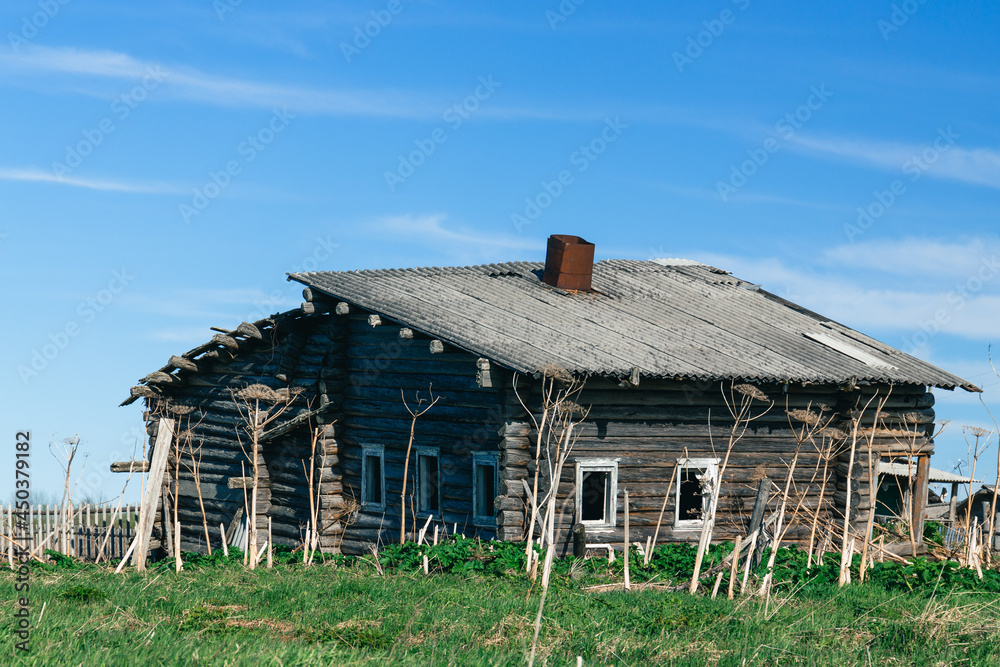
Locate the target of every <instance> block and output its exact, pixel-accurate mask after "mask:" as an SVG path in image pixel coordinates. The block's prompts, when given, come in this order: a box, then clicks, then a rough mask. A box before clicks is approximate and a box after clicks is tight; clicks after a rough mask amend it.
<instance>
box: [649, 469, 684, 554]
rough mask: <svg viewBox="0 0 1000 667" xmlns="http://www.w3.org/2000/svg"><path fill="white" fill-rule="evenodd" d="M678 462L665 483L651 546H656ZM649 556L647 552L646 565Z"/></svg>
mask: <svg viewBox="0 0 1000 667" xmlns="http://www.w3.org/2000/svg"><path fill="white" fill-rule="evenodd" d="M679 465H680V463H675V464H674V471H673V472H672V473H670V483H669V484H667V493H666V495H664V496H663V506H662V507H660V517H659V518H658V519H657V520H656V532H654V533H653V548H654V549H655V548H656V539H657V538H658V537H659V536H660V523H662V522H663V512H664V511H665V510H666V509H667V500H669V499H670V491H671V489H673V488H674V477H676V476H677V467H678V466H679ZM650 558H651V556H650V555H649V554H648V553H647V555H646V565H649V559H650Z"/></svg>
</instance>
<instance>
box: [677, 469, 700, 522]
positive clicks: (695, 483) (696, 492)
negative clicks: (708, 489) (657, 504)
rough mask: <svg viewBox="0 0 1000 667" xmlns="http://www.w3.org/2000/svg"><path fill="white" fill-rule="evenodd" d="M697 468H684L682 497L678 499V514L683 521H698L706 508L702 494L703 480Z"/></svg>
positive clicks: (681, 488)
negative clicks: (700, 478) (699, 476)
mask: <svg viewBox="0 0 1000 667" xmlns="http://www.w3.org/2000/svg"><path fill="white" fill-rule="evenodd" d="M699 474H701V471H700V470H698V469H697V468H684V472H682V473H681V487H680V498H679V499H678V503H679V506H678V516H679V517H680V520H681V521H697V520H699V519H701V515H702V511H703V510H704V506H703V500H702V495H701V491H702V488H701V481H700V480H699V479H698V475H699Z"/></svg>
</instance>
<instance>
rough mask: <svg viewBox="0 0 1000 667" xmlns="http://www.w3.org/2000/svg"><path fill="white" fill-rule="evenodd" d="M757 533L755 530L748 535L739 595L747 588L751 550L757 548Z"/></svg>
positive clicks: (751, 558) (751, 560) (751, 556)
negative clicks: (747, 547) (747, 548)
mask: <svg viewBox="0 0 1000 667" xmlns="http://www.w3.org/2000/svg"><path fill="white" fill-rule="evenodd" d="M757 535H758V532H757V531H756V530H755V531H754V532H753V533H751V535H750V549H749V551H748V552H747V563H746V567H744V568H743V582H742V583H741V584H740V595H743V593H745V592H746V589H747V580H748V579H749V578H750V563H751V562H753V550H754V549H756V548H757Z"/></svg>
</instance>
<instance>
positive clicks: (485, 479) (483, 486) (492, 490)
mask: <svg viewBox="0 0 1000 667" xmlns="http://www.w3.org/2000/svg"><path fill="white" fill-rule="evenodd" d="M496 495H497V489H496V466H493V465H490V464H482V463H480V464H477V465H476V508H475V514H476V516H482V517H493V516H494V515H495V514H496V510H495V507H494V504H493V501H494V499H495V498H496Z"/></svg>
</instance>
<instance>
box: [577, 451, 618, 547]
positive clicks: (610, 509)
mask: <svg viewBox="0 0 1000 667" xmlns="http://www.w3.org/2000/svg"><path fill="white" fill-rule="evenodd" d="M586 472H606V473H610V474H609V479H610V482H611V483H610V485H609V486H610V488H609V490H608V497H606V498H605V499H604V503H605V505H604V518H605V521H595V520H593V519H591V520H589V521H584V520H583V475H584V473H586ZM575 500H576V508H577V515H578V517H579V521H580V523H582V524H583V525H584V526H586V527H587V528H589V529H596V530H598V531H599V530H601V529H612V528H614V527H615V525H617V520H618V459H577V460H576V499H575Z"/></svg>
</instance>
